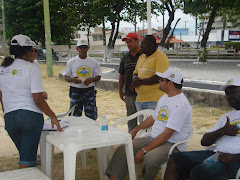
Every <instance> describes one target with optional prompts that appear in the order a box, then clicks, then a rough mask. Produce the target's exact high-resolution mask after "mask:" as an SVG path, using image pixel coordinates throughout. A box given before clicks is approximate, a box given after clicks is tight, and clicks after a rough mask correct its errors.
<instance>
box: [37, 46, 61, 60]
mask: <svg viewBox="0 0 240 180" xmlns="http://www.w3.org/2000/svg"><path fill="white" fill-rule="evenodd" d="M37 50H38V54H37V60H45V61H46V59H47V51H46V49H44V48H37ZM52 60H53V61H59V57H58V56H57V53H56V51H54V49H52Z"/></svg>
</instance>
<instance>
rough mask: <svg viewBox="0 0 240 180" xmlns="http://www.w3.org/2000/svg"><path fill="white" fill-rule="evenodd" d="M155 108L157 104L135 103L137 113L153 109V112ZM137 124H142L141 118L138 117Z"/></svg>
mask: <svg viewBox="0 0 240 180" xmlns="http://www.w3.org/2000/svg"><path fill="white" fill-rule="evenodd" d="M156 106H157V102H153V101H152V102H138V101H136V108H137V111H141V110H143V109H153V110H155V108H156ZM139 122H140V123H142V122H143V116H139Z"/></svg>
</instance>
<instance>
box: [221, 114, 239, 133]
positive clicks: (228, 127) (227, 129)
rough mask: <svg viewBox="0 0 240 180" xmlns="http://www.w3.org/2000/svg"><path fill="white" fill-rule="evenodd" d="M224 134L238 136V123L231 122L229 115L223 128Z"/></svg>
mask: <svg viewBox="0 0 240 180" xmlns="http://www.w3.org/2000/svg"><path fill="white" fill-rule="evenodd" d="M222 130H223V133H224V135H227V136H236V134H238V127H237V126H236V125H231V124H230V119H229V117H228V116H227V122H226V124H225V126H224V127H223V128H222Z"/></svg>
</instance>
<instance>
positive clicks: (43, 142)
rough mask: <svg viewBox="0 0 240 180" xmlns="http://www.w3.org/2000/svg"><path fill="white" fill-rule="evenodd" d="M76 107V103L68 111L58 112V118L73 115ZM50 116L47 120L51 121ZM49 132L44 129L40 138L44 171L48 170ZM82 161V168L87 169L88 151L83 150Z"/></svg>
mask: <svg viewBox="0 0 240 180" xmlns="http://www.w3.org/2000/svg"><path fill="white" fill-rule="evenodd" d="M75 108H76V104H75V105H74V106H73V107H71V108H70V109H69V110H68V111H67V112H64V113H58V114H56V116H57V118H61V117H64V116H67V115H70V116H73V113H74V110H75ZM50 120H51V119H50V118H47V119H46V121H50ZM48 134H49V131H43V132H42V135H41V139H40V156H41V164H42V171H43V172H44V173H45V172H46V167H45V162H46V136H47V135H48ZM80 154H81V162H82V169H83V170H86V169H87V160H86V151H81V152H80Z"/></svg>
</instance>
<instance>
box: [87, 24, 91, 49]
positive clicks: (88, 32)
mask: <svg viewBox="0 0 240 180" xmlns="http://www.w3.org/2000/svg"><path fill="white" fill-rule="evenodd" d="M89 34H90V26H88V30H87V40H88V46H90V41H89Z"/></svg>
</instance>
